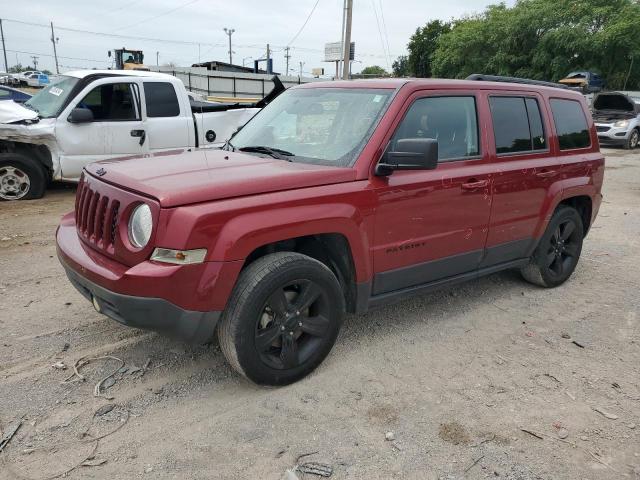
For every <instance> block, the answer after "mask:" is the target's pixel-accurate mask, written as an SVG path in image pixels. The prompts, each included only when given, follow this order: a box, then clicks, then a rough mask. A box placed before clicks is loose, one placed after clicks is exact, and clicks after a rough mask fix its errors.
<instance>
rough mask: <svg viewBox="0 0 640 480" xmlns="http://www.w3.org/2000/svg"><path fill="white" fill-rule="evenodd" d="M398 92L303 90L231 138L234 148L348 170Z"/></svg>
mask: <svg viewBox="0 0 640 480" xmlns="http://www.w3.org/2000/svg"><path fill="white" fill-rule="evenodd" d="M392 94H393V90H385V89H355V88H298V89H292V90H288V91H286V92H284V93H283V94H282V95H280V96H278V97H277V98H276V99H275V100H274V101H273V102H271V103H270V104H269V105H267V106H266V107H265V108H264V109H263V110H262V111H261V112H260V113H259V114H258V115H256V116H255V117H254V118H253V119H252V120H251V121H250V122H249V123H247V125H246V126H245V127H243V128H242V130H240V131H239V132H238V133H237V134H236V135H235V136H234V137H233V138H232V139H231V145H230V147H231V148H234V149H246V150H247V151H253V152H254V153H257V154H260V155H262V154H265V151H264V149H257V150H256V149H255V148H254V147H266V148H267V149H274V150H279V151H281V152H282V151H284V152H286V153H287V154H288V155H287V158H286V159H287V160H290V161H292V162H298V161H299V162H306V163H317V164H321V165H334V166H349V165H351V164H352V162H353V161H354V160H355V158H356V157H357V155H358V154H359V153H360V150H361V149H362V148H363V147H364V144H365V143H366V142H367V140H368V139H369V136H370V135H371V133H372V132H373V129H374V128H375V126H376V124H377V122H378V120H379V118H380V117H381V116H382V113H383V112H384V110H385V108H386V106H387V104H388V103H389V99H390V98H391V95H392Z"/></svg>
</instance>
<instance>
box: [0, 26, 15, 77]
mask: <svg viewBox="0 0 640 480" xmlns="http://www.w3.org/2000/svg"><path fill="white" fill-rule="evenodd" d="M0 36H2V53H3V54H4V71H5V72H7V73H8V72H9V64H8V63H7V49H6V48H5V46H4V30H3V29H2V19H1V18H0ZM16 63H17V62H16Z"/></svg>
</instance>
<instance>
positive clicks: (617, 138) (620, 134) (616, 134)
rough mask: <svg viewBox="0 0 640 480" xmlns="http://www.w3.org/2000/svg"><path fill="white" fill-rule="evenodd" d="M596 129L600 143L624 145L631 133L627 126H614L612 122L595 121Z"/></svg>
mask: <svg viewBox="0 0 640 480" xmlns="http://www.w3.org/2000/svg"><path fill="white" fill-rule="evenodd" d="M596 129H597V130H598V141H599V142H600V144H601V145H624V144H625V143H626V142H627V140H629V135H631V130H630V129H629V128H628V127H614V126H613V124H606V123H596ZM605 129H606V130H605Z"/></svg>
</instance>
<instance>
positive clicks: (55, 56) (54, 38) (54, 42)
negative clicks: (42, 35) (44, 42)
mask: <svg viewBox="0 0 640 480" xmlns="http://www.w3.org/2000/svg"><path fill="white" fill-rule="evenodd" d="M57 41H58V39H57V38H56V35H55V33H53V22H51V43H53V57H54V58H55V59H56V73H57V74H58V75H59V74H60V67H59V66H58V52H57V51H56V42H57Z"/></svg>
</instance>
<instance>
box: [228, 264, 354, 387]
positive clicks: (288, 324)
mask: <svg viewBox="0 0 640 480" xmlns="http://www.w3.org/2000/svg"><path fill="white" fill-rule="evenodd" d="M344 310H345V300H344V293H343V292H342V288H341V286H340V283H339V282H338V279H337V278H336V276H335V275H334V273H333V272H332V271H331V270H330V269H329V268H328V267H327V266H326V265H324V264H323V263H321V262H319V261H318V260H315V259H313V258H311V257H308V256H306V255H302V254H300V253H296V252H279V253H272V254H269V255H265V256H264V257H261V258H259V259H257V260H255V261H254V262H253V263H251V264H250V265H249V266H247V267H246V268H245V269H244V270H243V271H242V272H241V274H240V277H239V278H238V281H237V283H236V285H235V287H234V290H233V292H232V294H231V297H230V298H229V301H228V302H227V307H226V309H225V311H224V312H223V315H222V318H221V320H220V323H219V325H218V339H219V341H220V348H221V349H222V352H223V353H224V355H225V357H226V358H227V360H228V362H229V363H230V365H231V366H232V367H233V368H234V369H235V370H237V371H238V372H239V373H241V374H242V375H244V376H245V377H247V378H248V379H249V380H252V381H253V382H255V383H259V384H264V385H287V384H290V383H293V382H295V381H297V380H299V379H301V378H302V377H304V376H305V375H307V374H309V373H310V372H311V371H313V370H314V369H315V368H316V367H317V366H318V365H320V363H322V361H323V360H324V358H325V357H326V356H327V355H328V353H329V352H330V351H331V348H332V347H333V344H334V343H335V341H336V338H337V336H338V332H339V331H340V326H341V324H342V317H343V315H344Z"/></svg>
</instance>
